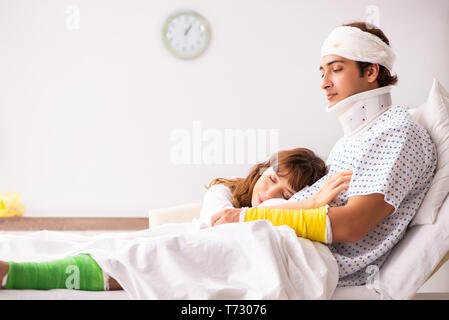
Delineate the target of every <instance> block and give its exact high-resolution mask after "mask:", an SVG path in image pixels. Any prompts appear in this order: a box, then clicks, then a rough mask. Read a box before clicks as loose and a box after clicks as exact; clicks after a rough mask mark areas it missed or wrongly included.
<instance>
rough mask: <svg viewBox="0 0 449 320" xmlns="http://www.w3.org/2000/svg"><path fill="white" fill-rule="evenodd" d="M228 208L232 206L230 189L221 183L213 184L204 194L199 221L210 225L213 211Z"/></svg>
mask: <svg viewBox="0 0 449 320" xmlns="http://www.w3.org/2000/svg"><path fill="white" fill-rule="evenodd" d="M230 208H234V206H233V205H232V192H231V190H230V189H229V188H228V187H226V186H224V185H222V184H215V185H213V186H212V187H210V188H209V189H208V190H207V191H206V194H205V195H204V199H203V204H202V208H201V214H200V221H201V223H204V224H207V226H209V227H210V226H211V223H210V222H211V219H212V216H213V215H214V214H215V213H217V212H218V211H221V210H224V209H230Z"/></svg>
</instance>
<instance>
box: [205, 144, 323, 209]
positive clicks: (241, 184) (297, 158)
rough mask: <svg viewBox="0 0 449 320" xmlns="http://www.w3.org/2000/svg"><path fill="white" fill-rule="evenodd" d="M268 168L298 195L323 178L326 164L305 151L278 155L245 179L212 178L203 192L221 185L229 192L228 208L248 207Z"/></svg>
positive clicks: (258, 165) (253, 169)
mask: <svg viewBox="0 0 449 320" xmlns="http://www.w3.org/2000/svg"><path fill="white" fill-rule="evenodd" d="M269 167H272V168H273V170H274V171H275V172H276V173H277V175H279V176H280V177H288V179H287V181H288V183H289V184H290V186H291V187H292V188H293V189H294V190H295V191H299V190H301V189H303V188H304V187H306V186H310V185H312V184H314V183H315V182H316V181H318V180H319V179H320V178H321V177H323V176H324V175H325V174H326V170H327V168H326V163H325V162H324V161H323V160H322V159H321V158H319V157H318V156H316V155H315V153H313V152H312V151H311V150H309V149H306V148H295V149H291V150H284V151H279V152H278V153H275V154H273V155H272V156H271V157H270V158H269V159H268V160H267V161H265V162H262V163H259V164H256V165H255V166H254V167H253V168H252V169H251V170H250V172H249V174H248V176H247V177H246V178H243V179H242V178H237V179H225V178H216V179H214V180H212V182H211V183H210V184H209V186H207V187H206V188H207V189H209V188H210V187H211V186H213V185H215V184H223V185H225V186H226V187H229V188H230V189H231V192H232V205H233V206H234V207H235V208H242V207H251V206H252V204H251V198H252V194H253V189H254V185H255V184H256V182H257V180H259V178H260V176H261V175H262V174H263V172H264V171H265V170H266V169H268V168H269Z"/></svg>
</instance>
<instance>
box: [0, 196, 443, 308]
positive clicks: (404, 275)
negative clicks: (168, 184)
mask: <svg viewBox="0 0 449 320" xmlns="http://www.w3.org/2000/svg"><path fill="white" fill-rule="evenodd" d="M200 209H201V203H191V204H185V205H180V206H174V207H169V208H160V209H156V210H151V211H150V212H149V221H150V224H149V226H150V228H154V227H156V226H159V225H162V224H166V223H173V222H185V221H191V220H192V219H194V218H196V217H198V216H199V212H200ZM29 232H33V231H2V232H1V233H2V234H4V233H15V234H26V233H29ZM66 232H75V233H76V232H77V233H81V234H98V233H102V232H109V233H110V232H113V233H114V231H111V230H107V231H86V230H84V231H66ZM115 232H123V231H115ZM411 248H413V250H410V249H411ZM448 251H449V198H446V200H445V202H444V204H443V206H442V207H441V210H440V212H439V214H438V216H437V220H436V222H435V223H434V224H427V225H418V226H413V227H410V228H409V230H408V231H407V233H406V236H405V237H404V239H403V240H401V242H399V244H398V245H397V246H396V247H395V248H394V249H393V251H392V253H391V255H390V256H389V258H388V259H387V261H386V262H385V264H384V265H383V266H382V268H381V270H380V279H379V280H380V283H378V284H377V285H374V286H373V287H372V288H368V287H367V286H356V287H341V288H337V289H336V290H335V292H334V294H333V296H332V299H333V300H380V299H421V298H425V297H426V295H425V294H422V293H421V294H420V293H418V294H417V291H418V290H419V288H421V287H422V285H423V284H424V283H425V282H426V280H427V279H428V278H429V277H430V276H432V275H433V274H435V273H436V272H437V270H438V269H439V268H440V267H441V266H442V265H443V264H444V263H445V262H446V261H447V260H448V258H449V255H448ZM406 253H407V254H406ZM434 297H435V296H434ZM443 297H447V295H444V296H443ZM21 299H23V300H35V299H37V300H127V299H129V298H128V295H127V293H126V292H125V291H123V290H119V291H104V292H90V291H78V290H68V289H54V290H47V291H40V290H0V300H21Z"/></svg>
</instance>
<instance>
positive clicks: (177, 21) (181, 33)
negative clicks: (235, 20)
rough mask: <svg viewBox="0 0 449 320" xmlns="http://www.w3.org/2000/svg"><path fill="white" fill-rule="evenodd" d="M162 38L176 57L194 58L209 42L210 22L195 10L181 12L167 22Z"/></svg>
mask: <svg viewBox="0 0 449 320" xmlns="http://www.w3.org/2000/svg"><path fill="white" fill-rule="evenodd" d="M162 38H163V40H164V43H165V46H166V47H167V49H168V50H169V51H170V52H171V53H173V54H174V55H175V56H176V57H178V58H182V59H192V58H195V57H197V56H198V55H200V54H201V53H202V52H203V51H204V50H205V49H206V47H207V45H208V43H209V38H210V29H209V24H208V23H207V21H206V20H205V19H204V18H203V17H202V16H200V15H199V14H197V13H195V12H193V11H183V12H179V13H176V14H174V15H172V16H170V17H169V18H168V19H167V21H166V22H165V25H164V28H163V30H162Z"/></svg>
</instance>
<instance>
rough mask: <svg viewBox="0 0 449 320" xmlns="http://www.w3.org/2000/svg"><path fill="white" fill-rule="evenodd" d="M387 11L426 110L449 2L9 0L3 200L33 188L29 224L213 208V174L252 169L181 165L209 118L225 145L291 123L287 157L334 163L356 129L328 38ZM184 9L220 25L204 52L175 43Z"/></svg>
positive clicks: (403, 86)
mask: <svg viewBox="0 0 449 320" xmlns="http://www.w3.org/2000/svg"><path fill="white" fill-rule="evenodd" d="M373 5H374V6H375V7H374V9H376V8H377V9H378V13H379V15H378V18H379V23H380V27H381V28H382V29H383V30H384V31H385V33H386V34H387V36H388V37H389V39H390V41H391V45H392V47H393V48H394V50H395V51H396V53H397V63H396V65H395V70H396V72H397V74H398V75H399V84H398V86H397V88H395V89H394V91H393V100H394V102H395V103H397V104H403V105H406V106H416V105H419V104H420V103H422V102H424V101H425V99H426V97H427V92H428V90H429V89H430V86H431V83H432V78H433V77H437V78H438V79H439V80H440V82H441V83H442V84H443V85H444V86H445V87H446V88H449V73H448V72H447V71H448V65H449V63H448V61H447V56H448V52H449V40H448V39H449V38H448V37H447V31H448V29H449V28H448V27H449V19H448V17H449V2H448V1H445V0H431V1H426V2H424V1H419V0H416V1H409V0H402V1H360V0H353V1H349V0H345V1H332V0H329V1H324V0H321V1H310V2H305V1H297V0H290V1H289V0H281V1H280V0H262V1H261V0H245V1H235V0H234V1H217V0H196V1H195V0H191V1H179V0H178V1H176V0H169V1H167V0H164V1H162V0H158V1H156V0H154V1H144V0H140V1H109V0H108V1H106V0H95V1H87V0H73V1H60V0H48V1H38V0H0V192H1V191H8V190H17V191H20V192H21V195H22V201H23V203H24V204H25V205H26V207H27V212H26V215H27V216H42V215H60V216H82V215H90V216H94V215H95V216H115V215H120V216H146V214H147V211H148V210H149V209H151V208H156V207H165V206H172V205H177V204H181V203H185V202H196V201H201V199H202V196H203V193H204V190H205V189H204V188H203V185H204V184H207V183H209V182H210V180H211V179H212V178H214V177H218V176H222V177H230V176H244V175H245V174H246V172H247V171H248V169H249V168H250V167H251V164H250V163H248V162H246V163H243V164H238V163H235V162H234V163H233V164H205V163H204V162H200V163H199V164H192V163H190V164H188V163H187V164H182V165H175V164H174V163H173V161H172V159H171V156H170V155H171V152H172V151H173V148H174V146H175V145H176V142H174V141H171V140H170V137H171V135H172V134H173V132H175V131H176V130H179V129H186V130H189V131H188V132H191V133H192V136H191V138H192V139H193V138H194V137H193V126H194V121H200V124H201V126H202V129H203V132H204V130H208V129H213V130H215V132H216V133H217V132H218V134H221V135H222V136H224V132H225V129H233V130H237V129H241V130H246V129H252V130H253V131H254V132H255V130H257V129H258V130H262V131H263V132H269V130H270V129H273V130H278V134H279V141H278V142H279V143H278V147H279V149H287V148H293V147H298V146H303V147H308V148H311V149H313V150H315V151H316V152H317V153H318V154H319V155H320V156H322V157H323V158H325V157H326V156H327V154H328V152H329V151H330V149H331V147H332V146H333V144H334V143H335V141H336V140H337V138H338V137H339V136H340V135H341V133H342V132H341V130H340V128H339V125H338V123H337V121H336V119H335V118H333V117H332V116H329V115H327V114H325V113H324V111H323V110H324V107H325V105H326V100H325V97H324V95H323V92H321V91H322V90H321V89H320V87H319V86H320V77H319V71H318V66H319V60H320V59H319V49H320V46H321V42H322V41H323V40H324V38H325V37H326V35H327V34H328V32H329V31H330V30H331V29H332V28H334V27H336V26H338V25H340V24H342V23H346V22H351V21H354V20H362V21H363V20H366V19H371V18H373V17H374V16H373V11H372V10H371V9H370V8H373V7H369V6H373ZM71 6H72V7H71ZM70 8H76V9H78V10H79V20H76V17H75V20H76V21H79V25H78V26H79V28H75V29H73V28H71V27H70V26H72V27H73V24H70V23H73V18H74V16H73V11H70V10H71V9H70ZM178 9H193V10H196V11H198V12H199V13H200V14H202V15H203V16H204V17H205V18H206V19H207V20H208V21H209V23H210V25H211V29H212V40H211V44H210V47H209V48H208V50H207V51H206V52H205V53H204V54H203V55H202V56H201V57H199V58H198V59H195V60H192V61H182V60H179V59H176V58H174V57H173V56H172V55H171V54H170V53H169V52H168V51H167V50H166V49H165V47H164V46H163V43H162V41H161V28H162V25H163V23H164V20H165V18H166V17H167V16H168V15H170V14H171V13H172V12H173V11H176V10H178ZM67 10H68V11H67ZM70 19H72V20H70ZM68 23H69V24H68ZM68 26H69V28H68ZM264 130H265V131H264ZM258 142H260V141H258ZM201 146H202V147H203V150H204V148H206V147H207V146H208V141H203V142H202V144H201ZM209 147H210V145H209ZM234 152H236V150H234Z"/></svg>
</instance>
